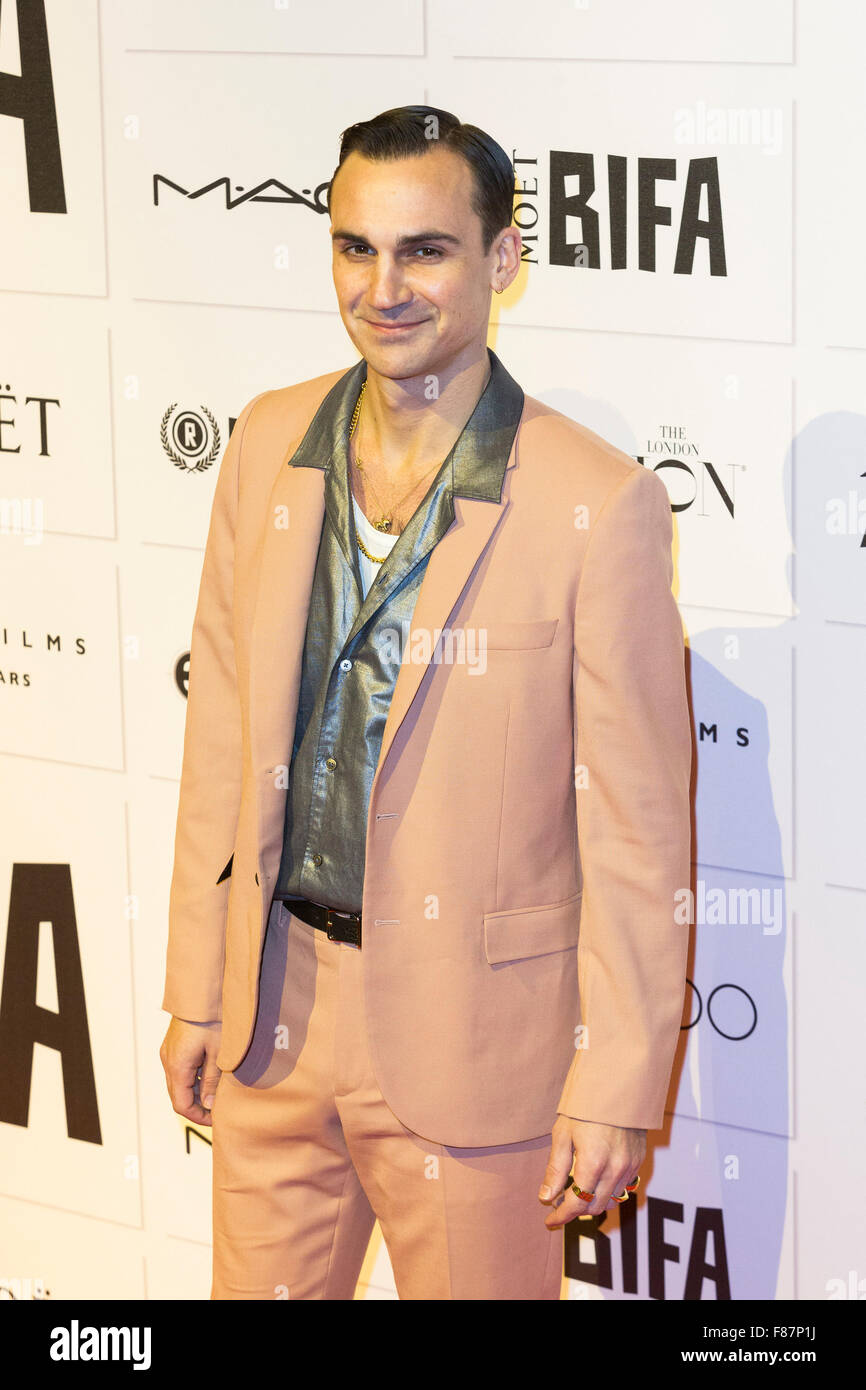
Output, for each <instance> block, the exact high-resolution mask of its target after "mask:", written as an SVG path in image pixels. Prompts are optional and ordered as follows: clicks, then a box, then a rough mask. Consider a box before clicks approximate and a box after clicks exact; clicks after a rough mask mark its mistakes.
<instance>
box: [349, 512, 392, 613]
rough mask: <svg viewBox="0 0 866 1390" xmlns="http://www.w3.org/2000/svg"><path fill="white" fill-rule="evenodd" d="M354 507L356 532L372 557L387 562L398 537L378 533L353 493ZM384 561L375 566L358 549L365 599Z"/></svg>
mask: <svg viewBox="0 0 866 1390" xmlns="http://www.w3.org/2000/svg"><path fill="white" fill-rule="evenodd" d="M352 505H353V507H354V510H355V530H356V532H357V534H358V536H359V537H360V539H361V540H362V541H363V542H364V544H365V546H366V547H367V549H368V550H369V552H370V554H371V555H381V557H382V560H385V559H386V558H387V557H388V556H389V555H390V553H391V551H392V550H393V549H394V546H395V545H396V544H397V540H398V537H397V536H389V535H388V532H387V531H377V530H376V528H375V526H374V525H373V523H372V522H371V521H368V520H367V518H366V517H365V515H364V513H363V512H362V511H361V508H360V507H359V506H358V499H357V498H356V496H355V494H354V493H352ZM381 563H382V561H381V560H380V562H379V564H374V562H373V561H372V560H368V559H367V557H366V555H365V554H364V552H363V550H362V549H361V547H360V546H359V547H358V565H359V568H360V570H361V584H362V588H363V593H364V598H366V597H367V593H368V591H369V588H370V585H371V584H372V583H373V580H374V579H375V578H376V575H377V574H378V573H379V569H380V566H381Z"/></svg>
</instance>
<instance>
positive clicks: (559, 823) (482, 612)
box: [163, 369, 692, 1147]
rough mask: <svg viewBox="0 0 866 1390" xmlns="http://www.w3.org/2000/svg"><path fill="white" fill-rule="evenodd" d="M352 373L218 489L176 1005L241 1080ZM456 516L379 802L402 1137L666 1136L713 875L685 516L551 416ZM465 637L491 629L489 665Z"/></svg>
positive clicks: (174, 958) (379, 1048) (177, 941)
mask: <svg viewBox="0 0 866 1390" xmlns="http://www.w3.org/2000/svg"><path fill="white" fill-rule="evenodd" d="M345 370H348V369H343V370H341V371H338V372H332V373H329V374H328V375H325V376H321V377H317V378H315V379H314V380H311V381H305V382H301V383H300V384H298V385H295V386H288V387H285V388H283V389H279V390H273V391H266V392H263V393H262V394H261V395H259V396H256V397H255V398H254V399H253V400H251V401H250V402H248V403H247V405H246V406H245V407H244V409H243V411H242V412H241V415H240V417H239V418H238V420H237V423H236V425H235V427H234V430H233V431H232V434H231V437H230V439H229V442H228V444H227V446H226V449H225V453H224V456H223V459H222V463H221V466H220V471H219V476H218V479H217V483H216V490H215V495H214V501H213V510H212V514H211V521H210V529H209V533H208V539H207V548H206V551H205V557H204V566H203V571H202V578H201V588H200V592H199V597H198V604H197V608H196V612H195V620H194V626H193V634H192V642H191V653H190V674H189V690H188V706H187V714H186V731H185V740H184V753H183V766H182V774H181V784H180V800H179V810H178V821H177V834H176V840H175V857H174V867H173V874H172V881H171V893H170V905H169V941H168V953H167V966H166V982H165V994H164V998H163V1007H164V1008H165V1009H166V1010H168V1011H169V1012H170V1013H172V1014H175V1015H177V1016H178V1017H180V1018H185V1019H192V1020H199V1021H207V1020H215V1019H221V1020H222V1035H221V1048H220V1052H219V1055H218V1058H217V1064H218V1066H219V1067H220V1068H221V1069H222V1070H233V1069H234V1068H235V1067H237V1066H238V1064H239V1063H240V1061H241V1060H242V1058H243V1056H244V1054H245V1052H246V1050H247V1048H248V1046H249V1043H250V1040H251V1037H252V1030H253V1026H254V1022H255V1014H256V1007H257V1000H258V989H259V975H260V968H261V959H262V949H263V944H264V934H265V929H266V926H267V917H268V909H269V906H270V902H271V896H272V893H273V889H274V884H275V881H276V876H277V872H278V869H279V863H280V855H281V849H282V836H283V823H284V815H285V798H286V780H287V779H286V776H285V773H286V770H287V767H288V763H289V759H290V753H291V748H292V740H293V735H294V723H295V714H296V709H297V702H298V688H299V680H300V673H301V658H302V653H303V644H304V633H305V627H306V618H307V610H308V606H309V600H310V591H311V586H312V581H313V570H314V565H315V560H316V555H317V551H318V545H319V534H320V528H321V522H322V517H323V512H324V473H323V472H322V471H321V470H320V469H317V468H298V469H293V468H292V467H291V466H290V463H289V460H290V459H291V458H292V455H293V454H294V453H295V451H296V449H297V448H298V446H299V444H300V442H301V439H302V438H303V436H304V434H305V433H306V430H307V427H308V425H309V424H310V422H311V420H312V418H313V416H314V414H315V412H316V410H317V408H318V406H319V405H320V403H321V402H322V400H323V399H324V397H325V396H326V395H327V393H328V391H329V390H330V389H331V387H332V386H333V385H334V384H335V382H336V381H337V380H339V378H340V377H341V376H342V375H343V374H344V371H345ZM454 507H455V518H454V521H453V522H452V525H451V527H450V529H449V530H448V531H447V533H446V534H445V535H444V536H443V537H442V539H441V540H440V542H439V543H438V544H437V545H436V547H435V548H434V550H433V552H432V554H431V557H430V560H429V562H428V565H427V569H426V571H425V574H424V578H423V583H422V586H421V590H420V593H419V597H418V600H417V604H416V608H415V612H414V616H413V620H412V626H411V631H410V634H409V640H408V643H407V644H406V648H405V650H406V653H407V657H408V658H409V659H406V660H405V661H404V663H403V664H402V665H401V668H400V672H399V676H398V679H397V683H396V687H395V690H394V697H393V701H392V704H391V707H390V712H389V715H388V719H387V723H386V726H385V732H384V737H383V740H382V746H381V754H380V758H379V763H378V766H377V769H376V774H375V778H374V780H373V785H372V791H371V795H370V804H369V813H368V819H367V835H366V867H365V881H364V897H363V946H362V959H363V977H364V989H365V995H366V1007H367V1020H368V1026H369V1034H370V1045H371V1048H372V1056H373V1059H374V1064H375V1068H376V1074H377V1078H378V1081H379V1085H380V1087H381V1090H382V1093H383V1095H384V1096H385V1099H386V1101H387V1103H388V1104H389V1105H390V1106H391V1108H392V1109H393V1110H394V1112H395V1114H396V1115H397V1116H398V1118H399V1119H400V1120H401V1121H402V1123H403V1124H405V1125H406V1126H407V1127H408V1128H409V1129H411V1130H413V1131H415V1132H416V1133H418V1134H420V1135H422V1136H424V1137H427V1138H429V1139H430V1140H432V1141H435V1142H439V1143H444V1144H448V1145H458V1146H471V1147H476V1146H486V1145H494V1144H508V1143H513V1142H517V1141H519V1140H523V1139H528V1138H532V1137H534V1136H538V1135H543V1134H546V1133H547V1132H548V1131H549V1130H550V1128H551V1126H552V1124H553V1122H554V1120H555V1118H556V1113H557V1112H561V1113H563V1114H567V1115H571V1116H574V1117H575V1118H578V1119H587V1120H597V1121H603V1122H606V1123H608V1124H615V1125H626V1126H634V1127H638V1128H647V1129H654V1128H659V1127H661V1126H662V1124H663V1122H664V1106H665V1097H666V1093H667V1089H668V1085H669V1081H670V1072H671V1068H672V1064H673V1057H674V1050H675V1047H676V1043H677V1038H678V1032H679V1027H680V1022H681V1015H682V1008H683V996H684V988H685V970H686V952H687V945H688V927H687V926H686V925H682V924H681V923H680V922H679V921H678V920H677V917H678V916H679V914H676V915H675V909H676V903H675V894H676V893H677V890H681V889H684V888H688V886H689V881H690V858H691V855H690V802H689V783H690V771H691V761H692V736H691V720H690V716H689V710H688V704H687V695H686V682H685V670H684V640H683V630H682V623H681V620H680V616H679V612H678V609H677V605H676V602H675V600H674V597H673V594H672V591H671V583H672V575H673V566H672V557H671V541H672V521H671V510H670V503H669V499H668V495H667V491H666V489H665V487H664V484H663V483H662V482H661V480H660V479H659V478H658V477H657V476H656V475H655V474H654V473H652V472H649V471H647V470H645V469H644V468H643V467H641V466H640V465H639V464H636V463H635V462H634V460H633V459H631V458H629V457H628V456H627V455H626V454H624V453H622V452H620V451H619V450H618V449H616V448H614V447H613V446H612V445H610V444H608V443H607V442H605V440H603V439H601V438H600V437H599V436H598V435H596V434H594V433H592V432H591V431H590V430H588V429H586V428H584V427H583V426H581V425H579V424H576V423H575V422H574V421H573V420H570V419H568V418H567V417H566V416H564V415H561V414H560V413H559V412H557V411H555V410H552V409H550V408H549V407H547V406H545V405H544V404H542V403H541V402H540V401H538V400H535V399H534V398H532V397H530V396H526V398H525V402H524V409H523V413H522V416H521V419H520V424H519V427H518V430H517V434H516V436H515V440H514V444H513V446H512V450H511V454H510V457H509V460H508V466H507V469H506V472H505V478H504V482H503V488H502V499H501V502H500V504H498V505H497V504H496V503H495V502H490V501H485V500H481V499H477V500H476V499H468V498H463V497H459V496H455V498H454ZM446 628H447V629H451V630H452V637H453V638H454V639H456V640H454V643H453V645H452V646H451V647H450V659H448V656H449V648H443V647H442V646H440V648H439V651H440V654H442V655H443V656H444V659H441V660H438V661H437V660H436V659H435V649H434V652H433V655H434V659H432V660H425V659H424V657H425V654H426V655H429V654H430V651H431V648H432V647H433V644H434V643H435V641H436V636H437V629H446ZM454 629H458V630H459V629H467V630H468V629H471V630H472V631H471V632H469V631H467V632H465V633H464V634H463V638H464V640H465V641H466V647H465V648H461V646H460V645H459V635H458V633H457V632H454ZM425 635H426V636H427V637H428V638H429V640H428V641H426V643H425V640H424V639H425ZM473 642H474V644H475V645H474V646H473ZM425 648H426V650H425ZM461 650H463V651H464V653H474V661H475V663H476V664H475V666H474V667H473V665H472V662H471V661H470V660H467V659H463V660H461V659H460V652H461ZM482 652H483V653H484V655H483V658H482V657H481V653H482ZM412 653H415V656H414V658H412ZM482 664H483V669H482ZM232 856H233V860H232V870H231V873H230V875H229V876H228V877H225V878H223V879H222V881H218V880H219V879H220V877H221V874H222V872H223V870H224V868H225V867H226V864H227V861H228V860H229V859H230V858H231V857H232Z"/></svg>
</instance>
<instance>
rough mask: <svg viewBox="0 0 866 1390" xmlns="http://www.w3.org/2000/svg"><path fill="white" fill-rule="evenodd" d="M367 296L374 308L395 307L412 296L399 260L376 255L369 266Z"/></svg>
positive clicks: (406, 301) (404, 302) (405, 302)
mask: <svg viewBox="0 0 866 1390" xmlns="http://www.w3.org/2000/svg"><path fill="white" fill-rule="evenodd" d="M367 298H368V300H369V301H370V304H371V305H373V307H374V308H376V309H396V308H398V307H399V305H401V304H408V303H409V301H410V300H411V298H412V293H411V290H407V288H406V286H405V283H404V278H403V270H402V267H401V266H400V264H399V262H398V261H396V260H395V259H393V258H392V257H388V256H377V257H376V259H375V261H373V263H372V265H371V267H370V282H369V286H368V289H367Z"/></svg>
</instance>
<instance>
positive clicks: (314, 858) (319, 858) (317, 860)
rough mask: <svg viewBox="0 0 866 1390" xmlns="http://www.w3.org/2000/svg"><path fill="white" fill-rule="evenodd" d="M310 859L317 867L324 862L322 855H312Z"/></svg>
mask: <svg viewBox="0 0 866 1390" xmlns="http://www.w3.org/2000/svg"><path fill="white" fill-rule="evenodd" d="M310 858H311V859H312V861H313V863H314V864H315V865H316V866H318V865H319V864H321V862H322V856H321V854H311V855H310Z"/></svg>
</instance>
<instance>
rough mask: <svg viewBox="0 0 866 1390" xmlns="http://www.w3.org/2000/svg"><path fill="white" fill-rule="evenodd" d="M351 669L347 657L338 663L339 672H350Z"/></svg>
mask: <svg viewBox="0 0 866 1390" xmlns="http://www.w3.org/2000/svg"><path fill="white" fill-rule="evenodd" d="M351 669H352V663H351V661H350V660H349V658H348V657H347V656H344V657H343V660H342V661H341V662H340V670H341V671H351Z"/></svg>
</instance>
